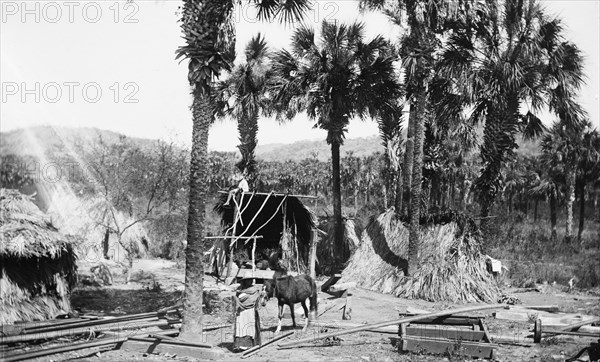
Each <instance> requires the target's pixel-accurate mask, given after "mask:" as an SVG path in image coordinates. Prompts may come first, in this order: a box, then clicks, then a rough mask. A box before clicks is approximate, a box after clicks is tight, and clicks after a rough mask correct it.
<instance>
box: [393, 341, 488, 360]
mask: <svg viewBox="0 0 600 362" xmlns="http://www.w3.org/2000/svg"><path fill="white" fill-rule="evenodd" d="M390 339H391V340H392V343H400V342H402V346H403V350H404V351H411V352H423V351H424V352H425V353H432V354H450V355H451V356H470V357H475V358H493V356H494V347H495V345H493V344H491V343H479V342H464V341H461V342H457V341H456V340H444V339H436V338H425V337H406V338H399V337H390Z"/></svg>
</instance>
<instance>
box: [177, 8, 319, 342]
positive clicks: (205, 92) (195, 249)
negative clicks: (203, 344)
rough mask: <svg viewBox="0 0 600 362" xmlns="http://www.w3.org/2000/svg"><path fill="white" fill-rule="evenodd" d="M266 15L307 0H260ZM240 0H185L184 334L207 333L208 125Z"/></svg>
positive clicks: (283, 13) (293, 14) (293, 11)
mask: <svg viewBox="0 0 600 362" xmlns="http://www.w3.org/2000/svg"><path fill="white" fill-rule="evenodd" d="M254 4H255V5H256V6H257V8H258V16H259V18H260V19H271V18H275V17H279V19H280V20H282V21H291V20H295V19H298V20H299V19H301V17H302V14H303V12H304V11H305V10H306V9H307V8H308V1H307V0H287V1H285V2H276V1H262V2H254ZM233 6H234V2H233V1H231V0H226V1H202V0H183V6H182V8H181V30H182V32H183V38H184V39H185V42H186V45H184V46H181V47H179V48H178V49H177V58H187V59H188V61H189V63H188V81H189V83H190V86H191V88H192V94H193V96H194V99H193V101H192V107H191V110H192V121H193V126H192V150H191V157H190V180H189V182H190V193H189V198H190V201H189V208H188V227H187V247H186V270H185V294H184V302H183V323H182V326H181V332H182V337H183V338H186V339H197V338H199V337H201V336H202V291H203V277H204V267H203V265H202V256H203V252H204V248H203V245H202V242H203V237H204V218H205V207H206V192H207V187H208V149H207V146H208V130H209V127H210V125H211V123H212V122H213V120H214V108H213V106H212V105H211V94H212V89H213V87H214V80H215V78H218V77H219V75H220V74H221V72H222V71H224V70H227V71H229V70H231V64H232V63H233V58H234V56H233V54H234V49H235V29H234V26H233V25H234V23H233V17H232V16H233Z"/></svg>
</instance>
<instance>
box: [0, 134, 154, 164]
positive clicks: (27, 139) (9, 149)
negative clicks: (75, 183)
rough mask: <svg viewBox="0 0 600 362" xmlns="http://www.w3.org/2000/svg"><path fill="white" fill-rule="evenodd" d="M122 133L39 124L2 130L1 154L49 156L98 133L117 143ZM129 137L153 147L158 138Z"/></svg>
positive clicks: (106, 139) (93, 138) (139, 143)
mask: <svg viewBox="0 0 600 362" xmlns="http://www.w3.org/2000/svg"><path fill="white" fill-rule="evenodd" d="M121 136H122V135H121V134H119V133H116V132H113V131H107V130H100V129H97V128H89V127H81V128H70V127H55V126H36V127H29V128H22V129H16V130H13V131H9V132H0V156H1V155H8V154H13V155H19V156H33V157H39V156H40V154H42V153H44V154H45V155H46V156H48V155H50V154H54V155H60V154H61V153H66V152H68V149H69V148H72V147H73V146H74V145H76V144H87V143H89V142H91V141H93V140H95V139H97V138H98V137H102V139H103V140H104V141H105V142H107V143H114V142H116V141H117V140H118V139H119V137H121ZM128 138H129V140H131V141H133V142H134V143H135V144H137V145H138V146H139V147H141V148H143V149H145V148H147V147H153V146H154V143H155V142H156V141H155V140H150V139H144V138H135V137H128Z"/></svg>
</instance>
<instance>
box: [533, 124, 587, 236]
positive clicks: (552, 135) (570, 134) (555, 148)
mask: <svg viewBox="0 0 600 362" xmlns="http://www.w3.org/2000/svg"><path fill="white" fill-rule="evenodd" d="M582 133H583V130H582V129H580V128H578V127H570V126H569V125H568V124H566V123H565V122H564V120H561V121H559V122H557V123H555V124H554V126H553V127H552V129H551V130H550V132H549V133H548V134H547V135H546V136H545V137H544V140H543V142H542V150H543V152H544V154H546V155H547V157H548V158H551V159H553V160H555V161H556V163H557V164H559V165H560V166H561V167H562V169H563V172H564V178H565V189H566V191H565V199H566V203H565V204H566V211H567V220H566V227H565V240H566V241H567V242H568V241H570V240H571V239H572V237H573V203H574V202H575V181H576V176H577V174H576V172H577V165H578V164H579V160H580V154H579V153H580V149H579V147H578V145H579V143H580V142H581V137H582Z"/></svg>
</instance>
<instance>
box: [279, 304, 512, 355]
mask: <svg viewBox="0 0 600 362" xmlns="http://www.w3.org/2000/svg"><path fill="white" fill-rule="evenodd" d="M499 308H506V305H505V304H491V305H480V306H476V307H467V308H459V309H451V310H446V311H441V312H435V313H429V314H421V315H418V316H412V317H406V318H402V319H397V320H392V321H385V322H379V323H374V324H367V325H364V326H362V327H356V328H350V329H346V330H343V331H338V332H331V333H324V334H320V335H318V336H313V337H308V338H301V339H299V340H296V341H293V342H289V343H284V344H280V345H279V348H290V347H293V346H297V345H299V344H302V343H306V342H312V341H315V340H317V339H323V338H327V337H336V336H341V335H344V334H351V333H356V332H361V331H364V330H367V329H374V328H380V327H385V326H391V325H394V324H401V323H410V322H413V321H418V320H422V319H426V318H432V317H443V316H447V315H452V314H459V313H468V312H475V311H480V310H489V309H499Z"/></svg>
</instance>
